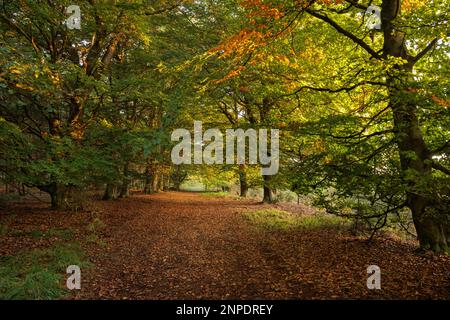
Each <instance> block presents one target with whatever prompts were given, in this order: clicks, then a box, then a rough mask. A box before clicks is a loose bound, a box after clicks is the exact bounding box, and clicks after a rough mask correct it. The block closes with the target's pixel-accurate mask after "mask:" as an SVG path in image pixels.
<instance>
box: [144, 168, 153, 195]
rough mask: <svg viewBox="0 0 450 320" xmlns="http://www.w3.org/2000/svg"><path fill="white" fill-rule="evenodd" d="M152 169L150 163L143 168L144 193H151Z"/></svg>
mask: <svg viewBox="0 0 450 320" xmlns="http://www.w3.org/2000/svg"><path fill="white" fill-rule="evenodd" d="M152 191H153V190H152V169H151V167H150V165H148V166H147V169H146V170H145V186H144V193H145V194H151V193H152Z"/></svg>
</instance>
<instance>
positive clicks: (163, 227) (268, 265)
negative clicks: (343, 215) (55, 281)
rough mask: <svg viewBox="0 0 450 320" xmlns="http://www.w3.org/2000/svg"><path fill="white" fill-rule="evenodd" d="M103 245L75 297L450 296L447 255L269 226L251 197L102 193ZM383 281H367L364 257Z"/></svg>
mask: <svg viewBox="0 0 450 320" xmlns="http://www.w3.org/2000/svg"><path fill="white" fill-rule="evenodd" d="M100 205H101V206H102V207H103V208H102V211H103V214H102V217H101V219H102V220H103V221H104V222H105V223H106V225H107V229H106V230H104V231H103V235H102V240H104V241H105V242H106V247H104V248H96V249H92V250H91V251H90V252H89V259H90V260H91V261H92V262H93V263H94V265H95V267H93V268H92V269H90V270H88V271H86V272H85V273H83V288H82V290H81V292H78V293H77V294H76V295H74V296H73V298H78V299H80V298H81V299H98V298H100V299H109V298H114V299H259V298H261V299H327V298H328V299H330V298H331V299H335V298H344V299H347V298H350V299H354V298H365V299H371V298H412V299H414V298H432V297H434V298H450V280H449V279H450V275H449V271H450V260H449V259H448V258H447V257H438V258H437V257H436V258H433V257H424V256H417V255H416V254H414V253H413V249H414V248H413V247H412V246H410V245H407V244H403V243H400V242H397V241H394V240H377V241H375V242H373V243H371V244H368V243H367V242H366V241H364V240H362V239H358V238H354V237H350V236H348V235H339V234H336V233H335V232H331V231H327V230H315V231H302V232H300V231H296V232H294V231H292V232H275V231H273V232H271V231H266V230H262V229H260V228H258V227H256V226H253V225H251V224H249V222H247V221H246V220H245V219H244V218H243V217H242V215H241V214H240V212H241V211H242V210H243V209H251V208H254V209H257V208H258V206H259V205H258V204H256V203H254V202H251V201H234V200H223V199H218V198H205V197H203V196H201V195H199V194H194V193H175V192H169V193H161V194H157V195H151V196H134V197H132V198H129V199H126V200H121V201H113V202H101V203H100ZM371 264H376V265H379V266H380V267H381V270H382V288H383V289H382V290H381V291H373V290H372V291H371V290H368V289H367V287H366V279H367V273H366V269H367V266H369V265H371Z"/></svg>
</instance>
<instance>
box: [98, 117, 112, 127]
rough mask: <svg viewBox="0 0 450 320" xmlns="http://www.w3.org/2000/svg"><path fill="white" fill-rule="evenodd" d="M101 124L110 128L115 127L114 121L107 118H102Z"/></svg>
mask: <svg viewBox="0 0 450 320" xmlns="http://www.w3.org/2000/svg"><path fill="white" fill-rule="evenodd" d="M100 125H102V126H103V127H105V128H108V129H111V128H112V127H113V125H112V123H111V122H109V121H108V120H106V119H102V120H100Z"/></svg>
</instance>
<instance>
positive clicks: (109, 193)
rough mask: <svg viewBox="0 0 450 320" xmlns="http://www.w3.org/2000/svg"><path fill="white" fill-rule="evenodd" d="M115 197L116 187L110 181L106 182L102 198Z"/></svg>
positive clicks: (112, 198)
mask: <svg viewBox="0 0 450 320" xmlns="http://www.w3.org/2000/svg"><path fill="white" fill-rule="evenodd" d="M114 199H116V187H115V186H114V185H113V184H112V183H108V184H107V185H106V188H105V193H104V194H103V198H102V200H114Z"/></svg>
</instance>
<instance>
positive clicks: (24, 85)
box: [15, 83, 34, 91]
mask: <svg viewBox="0 0 450 320" xmlns="http://www.w3.org/2000/svg"><path fill="white" fill-rule="evenodd" d="M15 87H16V88H19V89H23V90H27V91H33V90H34V89H33V88H32V87H30V86H27V85H26V84H23V83H17V84H16V85H15Z"/></svg>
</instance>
